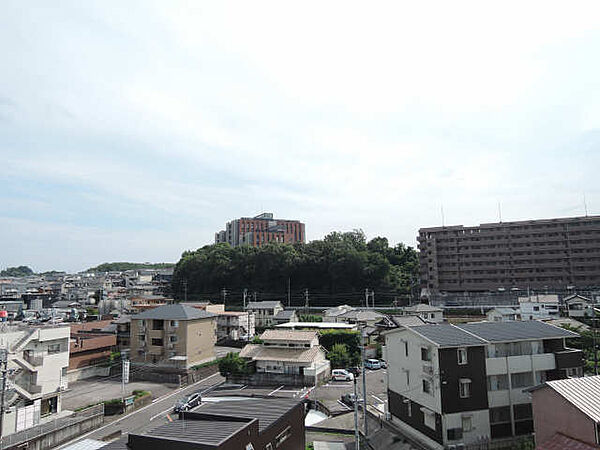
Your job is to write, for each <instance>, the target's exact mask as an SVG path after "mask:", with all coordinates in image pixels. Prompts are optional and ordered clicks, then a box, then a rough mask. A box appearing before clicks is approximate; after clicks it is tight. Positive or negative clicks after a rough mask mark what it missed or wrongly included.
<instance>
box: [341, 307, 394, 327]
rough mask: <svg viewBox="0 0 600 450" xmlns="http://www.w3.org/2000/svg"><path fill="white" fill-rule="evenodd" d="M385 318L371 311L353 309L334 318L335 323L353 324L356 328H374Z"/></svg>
mask: <svg viewBox="0 0 600 450" xmlns="http://www.w3.org/2000/svg"><path fill="white" fill-rule="evenodd" d="M384 317H385V314H381V313H378V312H377V311H374V310H372V309H353V310H350V311H346V312H345V313H343V314H340V315H339V316H337V317H336V322H344V323H355V324H357V325H358V326H375V324H376V323H377V322H379V321H380V320H381V319H383V318H384Z"/></svg>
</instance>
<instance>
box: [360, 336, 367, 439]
mask: <svg viewBox="0 0 600 450" xmlns="http://www.w3.org/2000/svg"><path fill="white" fill-rule="evenodd" d="M360 356H361V358H362V369H363V370H362V385H363V419H364V422H365V424H364V427H365V439H366V437H367V436H368V435H369V433H368V428H367V368H366V367H365V329H364V328H361V330H360Z"/></svg>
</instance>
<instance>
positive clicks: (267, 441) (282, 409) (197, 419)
mask: <svg viewBox="0 0 600 450" xmlns="http://www.w3.org/2000/svg"><path fill="white" fill-rule="evenodd" d="M304 416H305V406H304V403H303V401H302V400H298V399H293V398H283V397H242V396H238V397H233V398H229V399H228V400H227V401H221V402H218V403H209V402H206V403H202V404H201V405H200V406H198V407H196V408H194V409H193V410H192V411H186V412H184V413H182V414H181V415H180V418H179V420H175V421H172V422H168V423H166V424H163V425H160V426H158V427H157V428H154V429H151V430H150V431H146V432H143V433H129V434H128V436H126V437H124V438H121V439H120V440H118V441H116V442H114V443H111V444H108V445H107V446H106V447H103V450H152V449H164V448H168V449H170V450H190V449H203V450H263V449H266V450H275V449H277V450H304V449H305V446H306V438H305V429H304Z"/></svg>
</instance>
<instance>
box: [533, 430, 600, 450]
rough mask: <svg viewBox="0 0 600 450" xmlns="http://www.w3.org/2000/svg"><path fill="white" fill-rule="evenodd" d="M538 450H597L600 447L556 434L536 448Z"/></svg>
mask: <svg viewBox="0 0 600 450" xmlns="http://www.w3.org/2000/svg"><path fill="white" fill-rule="evenodd" d="M536 449H537V450H597V449H600V446H598V445H595V444H588V443H586V442H582V441H578V440H577V439H573V438H570V437H568V436H565V435H564V434H560V433H556V434H555V435H554V436H552V438H551V439H548V440H547V441H546V442H544V443H543V444H541V445H538V446H537V447H536Z"/></svg>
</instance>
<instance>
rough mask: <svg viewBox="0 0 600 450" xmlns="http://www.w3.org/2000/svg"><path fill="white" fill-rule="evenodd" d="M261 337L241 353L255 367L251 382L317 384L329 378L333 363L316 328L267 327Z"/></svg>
mask: <svg viewBox="0 0 600 450" xmlns="http://www.w3.org/2000/svg"><path fill="white" fill-rule="evenodd" d="M260 340H261V341H262V343H261V344H248V345H246V346H245V347H244V348H243V349H242V351H241V352H240V356H241V357H242V358H245V359H247V360H248V361H249V363H250V364H251V366H252V367H253V368H254V370H255V373H254V375H253V376H252V377H251V379H250V380H249V382H250V383H252V384H280V385H281V384H289V385H300V386H309V385H313V386H314V385H315V384H317V383H319V382H321V381H324V380H325V379H327V378H329V375H330V364H329V361H328V360H327V358H326V352H325V349H323V348H322V347H321V346H320V345H319V336H318V334H317V333H316V332H315V331H299V330H285V329H277V330H266V331H265V332H264V333H263V334H262V335H261V336H260Z"/></svg>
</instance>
